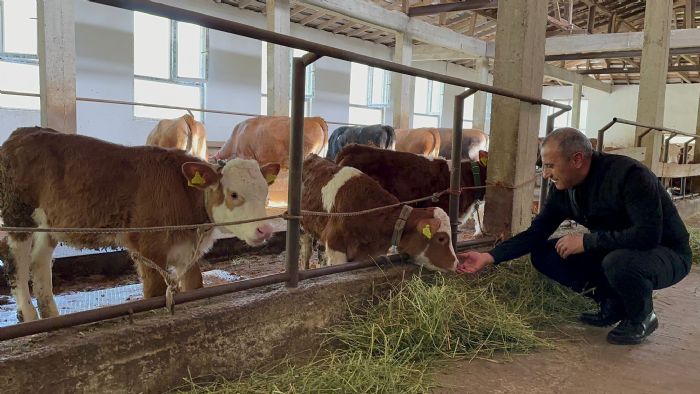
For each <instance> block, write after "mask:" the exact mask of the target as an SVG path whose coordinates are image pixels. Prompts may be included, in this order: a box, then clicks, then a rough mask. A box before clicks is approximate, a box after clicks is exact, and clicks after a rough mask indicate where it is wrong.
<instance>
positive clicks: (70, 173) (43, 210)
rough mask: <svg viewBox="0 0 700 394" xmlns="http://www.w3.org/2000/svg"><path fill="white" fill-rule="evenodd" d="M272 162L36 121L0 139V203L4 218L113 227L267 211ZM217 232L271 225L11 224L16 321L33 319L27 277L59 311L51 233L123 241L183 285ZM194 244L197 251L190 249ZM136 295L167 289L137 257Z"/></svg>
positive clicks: (50, 308) (73, 239)
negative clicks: (219, 161) (127, 140)
mask: <svg viewBox="0 0 700 394" xmlns="http://www.w3.org/2000/svg"><path fill="white" fill-rule="evenodd" d="M278 171H279V165H278V164H271V165H268V166H264V167H260V166H259V165H258V163H256V162H254V161H252V160H231V161H229V162H227V163H226V165H225V166H223V167H217V166H215V165H212V164H209V163H206V162H204V161H201V160H199V159H197V158H194V157H192V156H190V155H188V154H187V153H185V152H183V151H180V150H175V149H164V148H160V147H155V146H138V147H127V146H123V145H117V144H112V143H109V142H105V141H101V140H98V139H95V138H91V137H87V136H83V135H75V134H63V133H59V132H56V131H54V130H51V129H44V128H39V127H31V128H20V129H17V130H16V131H14V132H13V133H12V134H11V135H10V137H9V138H8V139H7V141H5V143H4V144H3V145H2V148H0V210H1V211H2V219H3V221H4V223H5V224H6V225H8V226H18V227H40V228H52V227H53V228H62V227H68V228H119V227H148V226H160V225H164V226H171V225H193V224H202V223H210V222H214V223H222V222H230V221H239V220H247V219H253V218H259V217H264V216H266V214H265V206H264V203H263V202H264V200H265V197H266V195H267V188H268V184H267V183H266V182H265V177H267V176H270V175H274V174H276V173H277V172H278ZM219 231H225V232H229V233H232V234H233V235H235V236H236V237H238V238H241V239H243V240H245V241H246V242H247V243H248V244H249V245H259V244H261V243H263V242H265V241H266V240H267V239H268V238H269V237H270V235H271V234H272V226H271V224H270V223H268V222H263V223H260V222H253V223H248V224H241V225H229V226H225V227H217V230H214V231H209V232H204V233H203V234H202V238H201V243H200V246H199V247H197V246H196V244H197V243H198V240H200V237H199V235H198V232H197V230H179V231H159V232H142V233H139V232H130V233H123V232H122V233H101V234H96V233H55V232H54V233H47V232H36V233H33V234H29V233H11V234H10V235H8V237H7V239H8V244H9V249H10V253H9V256H5V259H4V261H5V264H6V266H5V267H6V272H7V274H8V281H9V283H10V287H11V290H12V294H13V296H14V297H15V300H16V301H17V310H18V312H17V315H18V318H19V319H20V321H31V320H36V319H37V313H36V310H35V309H34V307H33V306H32V302H31V301H32V299H31V296H30V294H29V280H30V275H31V280H32V282H33V289H34V292H35V294H36V296H37V300H38V304H39V313H40V315H41V317H42V318H45V317H52V316H57V315H58V310H57V308H56V303H55V301H54V298H53V289H52V283H51V257H52V254H53V251H54V248H55V247H56V244H57V243H58V242H65V243H67V244H69V245H72V246H75V247H77V248H89V249H99V248H105V247H124V248H126V249H129V250H130V251H133V252H137V253H139V254H140V255H141V256H144V257H146V258H148V259H150V260H152V261H153V262H154V263H156V264H157V265H159V266H160V267H162V268H166V267H172V268H174V269H175V271H176V273H177V274H178V275H179V276H180V277H181V283H180V285H181V288H182V289H183V290H191V289H195V288H198V287H201V286H202V275H201V272H200V270H199V267H198V266H197V265H196V264H195V265H194V266H192V268H191V269H190V270H189V271H187V272H184V270H185V268H186V266H187V265H188V264H189V263H190V262H191V261H192V260H193V258H194V259H197V260H198V259H199V258H200V257H201V256H202V255H203V254H204V253H205V252H206V251H207V250H208V249H209V248H211V246H212V245H213V243H214V240H215V238H216V237H217V233H218V232H219ZM195 252H197V253H195ZM137 266H138V269H139V273H140V276H141V280H142V282H143V295H144V298H149V297H153V296H157V295H162V294H164V293H165V290H166V284H165V281H164V280H163V279H162V277H161V276H160V275H159V274H158V273H157V272H156V271H155V270H154V269H152V268H149V267H146V266H145V265H141V264H138V265H137Z"/></svg>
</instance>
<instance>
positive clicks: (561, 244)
mask: <svg viewBox="0 0 700 394" xmlns="http://www.w3.org/2000/svg"><path fill="white" fill-rule="evenodd" d="M555 248H556V249H557V253H559V256H561V258H562V259H565V258H567V257H569V256H571V255H572V254H579V253H583V234H569V235H565V236H563V237H561V238H559V241H557V245H556V246H555Z"/></svg>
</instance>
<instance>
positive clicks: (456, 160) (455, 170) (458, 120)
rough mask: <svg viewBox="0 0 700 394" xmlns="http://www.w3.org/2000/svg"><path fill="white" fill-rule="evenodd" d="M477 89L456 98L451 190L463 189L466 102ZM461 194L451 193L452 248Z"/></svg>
mask: <svg viewBox="0 0 700 394" xmlns="http://www.w3.org/2000/svg"><path fill="white" fill-rule="evenodd" d="M476 92H477V90H476V89H467V90H465V91H464V92H462V93H460V94H458V95H456V96H455V110H454V121H453V124H452V158H451V160H452V172H451V173H450V189H452V190H460V188H461V187H462V171H461V170H462V123H463V121H464V100H465V99H466V98H467V97H469V96H471V95H472V94H474V93H476ZM459 198H460V195H459V194H452V193H450V212H449V214H450V226H451V227H452V246H454V247H456V245H457V236H458V234H457V227H459V222H458V220H459Z"/></svg>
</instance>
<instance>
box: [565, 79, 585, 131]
mask: <svg viewBox="0 0 700 394" xmlns="http://www.w3.org/2000/svg"><path fill="white" fill-rule="evenodd" d="M573 87H574V92H573V96H572V98H573V101H572V103H571V127H573V128H575V129H578V128H579V127H580V125H581V95H582V94H583V85H581V84H580V83H575V84H574V86H573ZM562 116H564V115H562Z"/></svg>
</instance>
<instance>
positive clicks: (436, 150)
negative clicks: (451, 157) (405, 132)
mask: <svg viewBox="0 0 700 394" xmlns="http://www.w3.org/2000/svg"><path fill="white" fill-rule="evenodd" d="M429 130H430V135H432V136H433V150H432V151H430V153H429V154H430V155H431V156H432V157H440V144H442V139H441V138H440V132H439V131H438V129H429ZM448 162H449V161H448Z"/></svg>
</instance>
